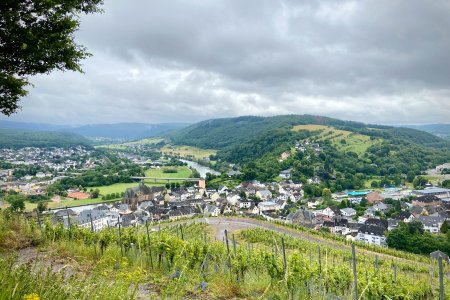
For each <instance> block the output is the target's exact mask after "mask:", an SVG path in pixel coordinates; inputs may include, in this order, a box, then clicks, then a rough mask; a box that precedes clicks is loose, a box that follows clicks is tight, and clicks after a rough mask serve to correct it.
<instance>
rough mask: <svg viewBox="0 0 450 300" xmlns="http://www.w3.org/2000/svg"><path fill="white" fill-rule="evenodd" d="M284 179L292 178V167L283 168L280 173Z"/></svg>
mask: <svg viewBox="0 0 450 300" xmlns="http://www.w3.org/2000/svg"><path fill="white" fill-rule="evenodd" d="M279 176H280V178H282V179H290V178H291V176H292V169H287V170H283V171H281V172H280V174H279Z"/></svg>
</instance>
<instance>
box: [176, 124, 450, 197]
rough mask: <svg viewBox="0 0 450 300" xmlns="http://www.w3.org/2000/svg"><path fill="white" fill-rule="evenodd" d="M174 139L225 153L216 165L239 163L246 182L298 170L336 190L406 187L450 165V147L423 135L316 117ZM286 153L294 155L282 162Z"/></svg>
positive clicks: (186, 132)
mask: <svg viewBox="0 0 450 300" xmlns="http://www.w3.org/2000/svg"><path fill="white" fill-rule="evenodd" d="M169 138H170V139H171V140H172V142H174V143H177V144H184V145H191V146H197V147H201V148H212V149H217V150H219V151H218V153H217V157H216V160H217V163H216V166H217V165H221V164H223V162H232V163H237V164H239V165H240V166H241V170H242V173H243V175H242V177H243V178H242V179H244V180H250V179H259V180H263V181H270V180H274V179H276V178H277V176H278V174H279V172H280V171H282V170H286V169H292V178H293V179H294V180H301V181H305V180H306V179H307V178H311V177H318V178H320V179H321V180H323V181H324V182H328V183H327V186H326V187H329V188H331V189H332V190H342V189H358V188H364V187H365V184H366V182H367V181H369V180H374V179H376V180H377V181H378V183H380V182H383V183H384V184H386V183H388V184H391V183H392V184H400V183H402V182H404V180H405V177H406V176H405V175H407V174H408V175H409V177H408V178H414V176H415V175H419V174H421V172H423V171H425V170H426V169H428V168H432V167H435V166H436V165H438V164H441V163H444V162H448V161H450V147H449V142H448V141H445V140H443V139H441V138H439V137H437V136H434V135H432V134H429V133H426V132H423V131H419V130H415V129H410V128H398V127H389V126H380V125H368V124H363V123H357V122H348V121H341V120H337V119H331V118H326V117H319V116H310V115H288V116H276V117H268V118H263V117H251V116H249V117H239V118H228V119H216V120H208V121H204V122H200V123H197V124H194V125H191V126H189V127H187V128H183V129H181V130H178V131H177V132H175V133H173V134H171V135H170V136H169ZM306 141H310V142H312V143H314V144H318V145H320V149H318V150H319V151H316V149H313V148H312V147H311V146H308V147H306V150H305V151H298V150H295V145H296V144H305V143H306ZM284 152H287V153H289V154H290V156H289V158H287V159H283V160H282V161H281V154H282V153H284ZM378 183H374V185H376V184H378ZM321 188H323V187H321ZM317 190H319V189H317Z"/></svg>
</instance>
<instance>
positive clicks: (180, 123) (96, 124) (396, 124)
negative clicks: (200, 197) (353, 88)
mask: <svg viewBox="0 0 450 300" xmlns="http://www.w3.org/2000/svg"><path fill="white" fill-rule="evenodd" d="M289 115H291V116H292V115H298V116H301V115H311V116H321V117H327V118H333V119H337V120H342V121H351V122H358V123H362V124H373V125H385V126H393V127H397V126H423V125H450V122H449V123H442V122H436V123H389V122H385V123H376V122H375V123H366V122H361V121H355V120H349V119H343V118H339V117H332V116H325V115H314V114H278V115H269V116H267V115H265V116H263V115H239V116H229V117H216V118H206V119H202V120H198V121H189V122H176V121H168V122H139V121H136V122H120V121H119V122H99V123H72V124H70V123H64V124H62V123H51V122H40V121H17V120H8V117H6V119H4V118H1V117H0V123H2V122H8V123H16V124H27V125H50V126H58V127H66V128H67V127H81V126H99V125H118V124H122V125H126V124H141V125H167V124H179V125H192V124H196V123H199V122H203V121H208V120H215V119H233V118H239V117H262V118H269V117H276V116H289Z"/></svg>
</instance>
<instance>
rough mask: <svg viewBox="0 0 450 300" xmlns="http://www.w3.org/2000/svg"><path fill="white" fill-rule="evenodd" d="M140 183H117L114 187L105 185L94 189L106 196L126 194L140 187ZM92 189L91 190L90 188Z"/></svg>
mask: <svg viewBox="0 0 450 300" xmlns="http://www.w3.org/2000/svg"><path fill="white" fill-rule="evenodd" d="M138 185H139V183H138V182H131V183H115V184H112V185H104V186H96V187H93V188H92V189H94V190H95V189H99V190H100V195H106V194H112V193H122V192H125V190H126V189H127V188H131V187H135V186H138ZM89 189H91V188H89ZM77 201H78V200H77Z"/></svg>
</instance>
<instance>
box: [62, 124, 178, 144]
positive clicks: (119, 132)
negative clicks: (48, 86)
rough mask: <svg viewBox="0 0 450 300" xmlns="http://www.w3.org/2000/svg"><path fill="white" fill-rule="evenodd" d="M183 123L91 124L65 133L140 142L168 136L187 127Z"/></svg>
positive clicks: (67, 129)
mask: <svg viewBox="0 0 450 300" xmlns="http://www.w3.org/2000/svg"><path fill="white" fill-rule="evenodd" d="M186 125H187V124H182V123H161V124H145V123H116V124H91V125H83V126H79V127H70V128H64V129H62V130H63V131H66V132H72V133H76V134H79V135H82V136H86V137H90V138H107V139H112V140H127V141H131V140H138V139H143V138H151V137H157V136H161V135H163V134H167V133H169V132H170V131H172V130H175V129H179V128H182V127H185V126H186Z"/></svg>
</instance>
